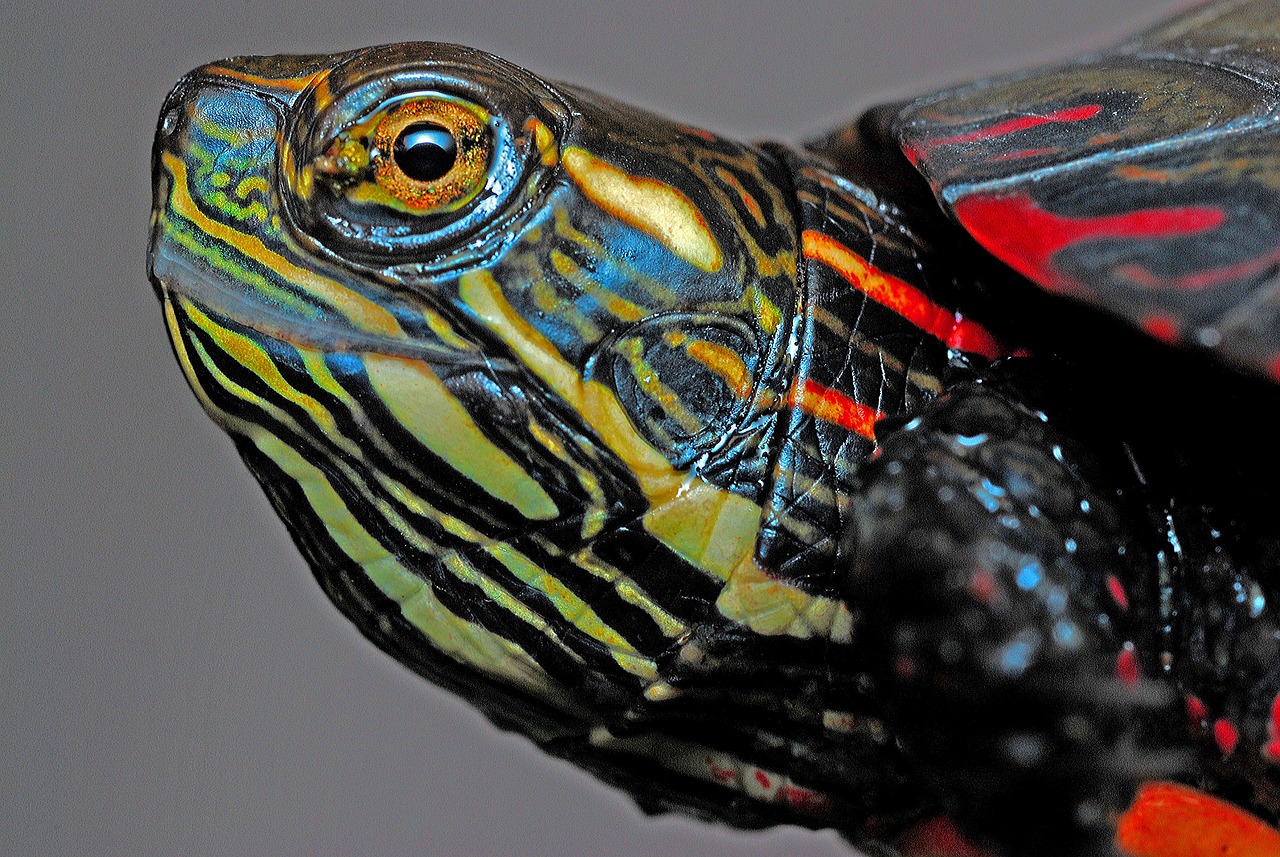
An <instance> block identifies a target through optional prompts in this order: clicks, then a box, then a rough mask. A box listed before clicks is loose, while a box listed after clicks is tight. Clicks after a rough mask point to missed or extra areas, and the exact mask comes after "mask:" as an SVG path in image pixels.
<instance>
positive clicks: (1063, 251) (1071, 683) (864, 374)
mask: <svg viewBox="0 0 1280 857" xmlns="http://www.w3.org/2000/svg"><path fill="white" fill-rule="evenodd" d="M1278 89H1280V4H1277V3H1275V2H1225V3H1216V4H1210V5H1207V6H1203V7H1199V8H1196V9H1193V10H1190V11H1188V12H1186V13H1184V14H1182V15H1181V16H1179V17H1176V18H1174V19H1172V20H1170V21H1168V22H1166V23H1164V24H1161V25H1158V26H1156V27H1155V28H1153V29H1151V30H1148V31H1147V32H1144V33H1142V34H1140V35H1138V36H1136V37H1133V38H1131V39H1129V40H1127V41H1125V42H1123V43H1121V44H1120V45H1118V46H1117V47H1114V48H1111V49H1108V50H1104V51H1101V52H1096V53H1092V54H1088V55H1085V56H1082V57H1078V58H1075V59H1071V60H1068V61H1065V62H1061V63H1058V64H1056V65H1052V66H1049V67H1045V68H1038V69H1033V70H1030V71H1023V72H1018V73H1014V74H1011V75H1008V76H1005V77H1001V78H996V79H992V80H984V81H981V82H978V83H972V84H966V85H961V86H957V87H953V88H950V89H947V90H944V91H942V92H938V93H934V94H931V95H927V96H924V97H921V98H917V99H914V100H910V101H905V102H900V103H894V104H889V105H884V106H880V107H876V108H873V109H871V110H869V111H866V112H865V113H863V114H862V115H861V116H860V117H859V118H857V119H856V120H854V121H852V122H850V123H848V124H846V125H845V126H842V127H840V128H837V129H835V130H834V131H832V132H831V133H829V134H827V135H826V136H823V137H821V138H819V139H817V140H812V141H809V142H806V143H801V144H783V143H773V142H764V143H748V142H740V141H736V140H733V139H729V138H727V137H726V136H723V135H720V134H714V133H710V132H708V131H706V130H703V129H700V128H698V127H695V126H693V125H689V124H686V123H683V122H678V121H673V120H669V119H666V118H663V117H660V116H657V115H654V114H652V113H650V112H647V111H644V110H641V109H638V108H635V107H631V106H628V105H625V104H622V103H619V102H617V101H615V100H612V99H610V98H608V97H606V96H603V95H600V94H597V93H594V92H591V91H589V90H586V89H583V88H580V87H577V86H573V85H568V84H562V83H553V82H549V81H547V80H544V79H542V78H540V77H538V76H536V75H534V74H533V73H531V72H528V71H525V70H524V69H521V68H519V67H517V66H515V65H512V64H510V63H508V62H506V61H504V60H502V59H499V58H497V57H494V56H491V55H488V54H485V53H483V52H480V51H477V50H473V49H470V48H465V47H460V46H455V45H446V44H435V43H407V44H397V45H384V46H378V47H371V48H363V49H358V50H353V51H349V52H345V53H339V54H333V55H319V54H317V55H282V56H271V57H237V58H233V59H228V60H223V61H220V62H216V63H213V64H210V65H206V66H203V67H201V68H199V69H196V70H195V71H192V72H190V73H189V74H187V75H186V76H185V77H183V78H182V79H181V81H180V82H179V83H178V84H177V85H176V87H175V88H174V89H173V91H172V92H171V94H170V95H169V96H168V99H167V100H166V102H165V104H164V106H163V108H162V111H161V115H160V120H159V125H158V129H157V132H156V137H155V144H154V149H153V169H154V206H153V210H152V216H151V238H150V247H149V254H148V273H149V277H150V280H151V282H152V284H153V286H154V288H155V290H156V293H157V295H158V297H159V299H160V303H161V306H162V309H163V315H164V318H165V323H166V327H167V330H168V334H169V338H170V340H171V343H172V346H173V350H174V353H175V355H176V357H177V360H178V362H179V364H180V366H181V369H182V371H183V373H184V375H185V377H186V380H187V381H188V382H189V385H190V387H191V389H192V390H193V391H194V393H195V394H196V396H197V398H198V399H199V401H200V403H201V404H202V405H203V407H204V409H205V410H206V411H208V413H209V414H210V415H211V416H212V418H213V419H214V420H215V421H216V422H217V423H218V424H219V425H220V426H222V427H223V428H224V429H225V430H226V431H227V432H228V433H229V435H230V437H231V438H232V440H233V442H234V444H235V447H236V449H237V451H238V452H239V454H240V456H241V457H242V458H243V460H244V462H245V463H246V464H247V466H248V468H249V470H250V471H251V472H252V474H253V476H254V477H256V479H257V480H258V481H259V482H260V483H261V485H262V488H263V489H264V491H265V492H266V495H267V497H268V498H269V500H270V502H271V504H272V506H273V507H274V508H275V510H276V511H277V512H278V513H279V515H280V517H281V518H282V520H283V522H284V523H285V525H286V527H287V528H288V530H289V532H290V534H291V535H292V537H293V539H294V541H295V542H296V544H297V546H298V548H299V549H300V551H301V553H302V555H303V556H304V557H305V559H306V560H307V562H308V563H309V564H310V566H311V568H312V569H313V571H314V573H315V576H316V578H317V580H318V581H319V583H320V585H321V587H322V588H323V589H324V591H325V592H326V594H327V595H328V596H329V598H330V599H332V601H333V602H334V603H335V605H336V606H337V607H338V609H339V610H340V611H341V612H342V613H343V614H345V616H346V617H348V618H349V619H350V620H351V621H352V622H354V624H355V625H356V627H357V628H358V629H359V630H360V632H362V633H363V634H364V635H365V636H367V637H368V638H369V639H370V640H371V641H372V642H373V643H374V644H376V645H377V646H378V647H379V648H381V649H383V650H385V651H386V652H387V653H389V654H390V655H392V656H393V657H394V658H396V659H397V660H399V661H400V662H401V663H403V664H405V665H406V666H408V667H409V668H410V669H411V670H413V671H414V672H416V673H419V674H421V675H422V676H425V677H426V678H427V679H429V680H430V681H432V682H434V683H436V684H437V685H440V686H442V687H444V688H445V689H447V690H450V691H452V692H454V693H456V694H459V695H461V696H462V697H464V698H465V699H467V700H468V701H469V702H470V703H471V704H472V705H474V707H475V708H476V709H478V710H479V711H480V712H481V713H483V714H484V715H485V716H487V717H488V718H489V719H490V720H492V721H493V722H494V723H495V724H497V725H498V726H499V727H501V728H503V729H508V730H514V731H516V732H519V733H521V734H523V735H525V736H527V737H528V738H530V739H531V740H532V741H533V742H534V743H536V744H537V745H538V746H539V747H540V748H541V749H543V750H544V751H546V752H547V753H550V754H552V755H554V756H557V757H560V758H563V759H565V760H568V761H570V762H572V763H574V764H576V765H578V766H581V767H582V768H584V769H586V770H587V771H589V772H590V773H592V774H594V775H595V776H596V777H598V778H599V779H600V780H602V781H604V782H606V783H608V784H611V785H612V786H615V787H617V788H619V789H621V790H622V791H624V792H627V793H629V794H630V795H631V796H633V797H634V799H635V800H636V802H637V803H638V804H639V806H640V807H641V808H642V809H643V810H645V811H648V812H654V813H656V812H667V811H678V812H683V813H687V814H692V815H695V816H699V817H703V818H707V819H711V820H717V821H720V822H723V823H727V824H730V825H734V826H738V827H744V828H756V827H763V826H767V825H772V824H778V823H793V824H801V825H807V826H810V827H831V828H835V829H836V830H838V831H839V832H840V833H841V834H843V835H844V836H845V837H846V838H847V839H848V841H849V842H851V843H852V844H853V845H855V846H856V847H858V848H860V849H862V850H863V851H865V852H867V853H869V854H885V855H888V854H902V855H935V857H936V855H947V857H960V855H975V854H985V855H1024V854H1043V855H1089V857H1094V855H1104V854H1111V853H1115V851H1116V850H1117V849H1119V851H1121V852H1123V853H1125V854H1129V855H1138V857H1175V855H1192V854H1194V855H1208V854H1220V853H1232V854H1240V855H1246V854H1248V855H1262V854H1277V853H1280V831H1278V830H1277V829H1276V827H1275V825H1276V823H1277V820H1278V819H1280V551H1278V550H1277V548H1278V547H1280V546H1278V545H1277V539H1278V538H1280V534H1278V533H1277V530H1276V527H1275V525H1274V521H1275V519H1276V516H1277V513H1278V512H1280V487H1278V486H1280V479H1278V478H1277V477H1280V455H1277V453H1276V446H1275V443H1274V438H1275V428H1274V422H1273V420H1274V417H1267V416H1265V415H1266V414H1268V413H1271V414H1275V413H1277V411H1276V410H1275V409H1274V407H1275V405H1276V404H1277V402H1278V401H1280V396H1278V395H1277V394H1278V391H1277V383H1278V382H1280V316H1278V315H1277V313H1278V312H1280V310H1278V306H1280V304H1278V302H1277V289H1280V275H1278V271H1280V124H1277V123H1276V121H1275V117H1276V116H1277V115H1278V111H1280V95H1278V94H1277V90H1278ZM1267 402H1271V403H1272V404H1271V405H1270V406H1268V405H1267V404H1266V403H1267ZM1232 849H1234V850H1232Z"/></svg>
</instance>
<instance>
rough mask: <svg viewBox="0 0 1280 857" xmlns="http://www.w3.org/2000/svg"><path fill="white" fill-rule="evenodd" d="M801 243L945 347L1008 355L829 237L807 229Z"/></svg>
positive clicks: (981, 330)
mask: <svg viewBox="0 0 1280 857" xmlns="http://www.w3.org/2000/svg"><path fill="white" fill-rule="evenodd" d="M803 243H804V255H805V257H806V258H808V259H814V260H816V261H818V262H821V263H822V264H824V265H826V266H827V267H829V268H831V270H833V271H835V272H836V273H837V274H839V275H840V276H841V277H844V279H845V281H847V282H848V283H849V285H851V286H853V287H854V288H855V289H857V290H858V291H860V292H862V293H863V294H864V295H866V296H867V297H869V298H871V300H873V301H875V302H876V303H878V304H880V305H881V306H883V307H886V308H888V309H891V310H893V311H894V312H896V313H897V314H898V315H900V316H902V317H903V318H905V319H906V320H907V321H909V322H911V323H912V324H914V325H915V326H916V327H918V328H920V329H921V330H923V331H924V332H925V333H928V334H929V335H931V336H934V337H936V338H937V339H940V340H942V342H943V343H945V344H946V346H947V347H948V348H956V349H959V350H961V351H969V352H972V353H974V354H981V355H982V356H983V357H987V358H989V359H991V360H994V359H996V358H997V357H1004V356H1007V355H1008V354H1009V349H1008V348H1006V347H1005V346H1004V345H1003V344H1001V343H1000V341H999V340H997V339H996V338H995V337H994V336H993V335H992V334H991V332H990V331H988V330H987V329H986V328H985V327H983V326H982V325H980V324H978V323H977V322H975V321H973V320H971V319H967V318H964V317H963V316H962V315H961V314H960V313H959V312H956V311H953V310H949V309H947V308H946V307H943V306H940V305H938V304H936V303H934V302H933V301H932V300H931V299H930V298H929V296H928V295H926V294H925V293H924V292H922V291H921V290H920V289H918V288H916V287H915V286H913V285H911V284H910V283H908V282H906V281H905V280H900V279H898V278H897V277H895V276H893V275H892V274H888V273H885V272H884V271H881V270H880V269H879V268H877V267H875V266H874V265H872V264H871V263H870V262H868V261H867V260H866V259H864V258H862V257H861V256H859V255H858V254H857V253H855V252H853V251H852V250H850V249H849V248H848V247H846V246H844V245H843V244H841V243H840V242H839V241H837V240H836V239H834V238H832V237H831V236H830V235H827V234H825V233H822V232H818V231H817V230H814V229H806V230H805V232H804V235H803Z"/></svg>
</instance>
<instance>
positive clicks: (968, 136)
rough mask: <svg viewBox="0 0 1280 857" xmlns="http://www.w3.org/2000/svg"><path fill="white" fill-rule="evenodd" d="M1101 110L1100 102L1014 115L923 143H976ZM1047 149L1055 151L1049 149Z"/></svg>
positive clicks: (929, 145) (1090, 115)
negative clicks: (1035, 113) (984, 125)
mask: <svg viewBox="0 0 1280 857" xmlns="http://www.w3.org/2000/svg"><path fill="white" fill-rule="evenodd" d="M1101 111H1102V105H1101V104H1083V105H1080V106H1079V107H1067V108H1065V109H1063V110H1055V111H1053V112H1052V113H1045V114H1043V115H1032V116H1015V117H1014V118H1012V119H1006V120H1005V121H1003V122H997V123H996V124H994V125H990V126H988V127H986V128H978V129H976V130H973V131H965V132H964V133H961V134H956V135H954V136H951V137H942V138H941V139H938V140H929V141H928V142H927V143H925V147H926V149H933V148H936V147H938V146H952V145H955V144H956V143H977V142H980V141H985V140H994V139H996V138H998V137H1008V136H1009V135H1010V134H1016V133H1018V132H1019V131H1026V130H1028V129H1030V128H1038V127H1039V126H1041V125H1049V124H1051V123H1055V122H1079V121H1080V120H1082V119H1092V118H1093V117H1094V116H1097V115H1098V113H1100V112H1101ZM1048 151H1051V152H1052V151H1055V150H1054V149H1049V150H1048Z"/></svg>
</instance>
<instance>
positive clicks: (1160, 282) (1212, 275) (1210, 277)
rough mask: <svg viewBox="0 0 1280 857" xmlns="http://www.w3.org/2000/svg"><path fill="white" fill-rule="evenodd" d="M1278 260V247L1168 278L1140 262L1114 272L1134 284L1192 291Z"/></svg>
mask: <svg viewBox="0 0 1280 857" xmlns="http://www.w3.org/2000/svg"><path fill="white" fill-rule="evenodd" d="M1277 261H1280V250H1277V251H1275V252H1273V253H1266V254H1264V255H1262V256H1255V257H1253V258H1252V259H1245V260H1244V261H1242V262H1236V263H1235V264H1234V265H1223V266H1222V267H1221V268H1210V269H1208V270H1205V271H1196V272H1195V273H1193V274H1185V275H1183V276H1181V277H1173V278H1171V279H1163V278H1160V277H1157V276H1155V275H1154V274H1152V273H1151V272H1150V271H1148V270H1147V269H1146V268H1143V267H1142V266H1141V265H1119V266H1117V267H1116V269H1115V272H1116V276H1119V277H1123V278H1124V279H1126V280H1129V281H1130V282H1132V283H1133V284H1134V285H1137V286H1142V287H1143V288H1148V289H1170V290H1178V291H1191V292H1194V291H1200V290H1202V289H1211V288H1213V287H1214V286H1220V285H1222V284H1223V283H1237V282H1240V281H1241V280H1247V279H1251V278H1253V277H1257V276H1259V275H1261V274H1263V273H1265V272H1267V271H1269V270H1271V269H1272V268H1274V267H1275V264H1276V262H1277Z"/></svg>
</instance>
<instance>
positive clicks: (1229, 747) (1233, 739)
mask: <svg viewBox="0 0 1280 857" xmlns="http://www.w3.org/2000/svg"><path fill="white" fill-rule="evenodd" d="M1213 740H1214V741H1215V742H1217V744H1218V749H1219V750H1221V751H1222V754H1223V755H1224V756H1230V755H1231V754H1232V753H1234V752H1235V751H1236V745H1237V744H1239V743H1240V730H1238V729H1236V725H1235V724H1234V723H1232V722H1231V721H1230V720H1228V719H1227V718H1225V717H1221V718H1219V719H1218V720H1216V721H1214V724H1213Z"/></svg>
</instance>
